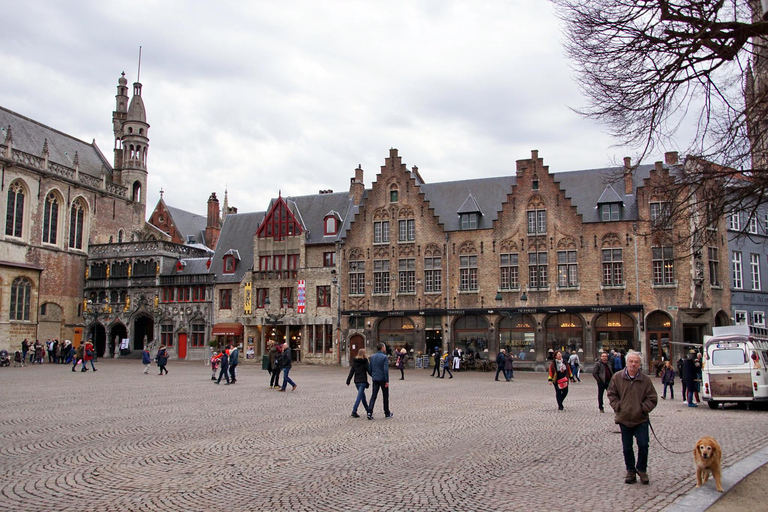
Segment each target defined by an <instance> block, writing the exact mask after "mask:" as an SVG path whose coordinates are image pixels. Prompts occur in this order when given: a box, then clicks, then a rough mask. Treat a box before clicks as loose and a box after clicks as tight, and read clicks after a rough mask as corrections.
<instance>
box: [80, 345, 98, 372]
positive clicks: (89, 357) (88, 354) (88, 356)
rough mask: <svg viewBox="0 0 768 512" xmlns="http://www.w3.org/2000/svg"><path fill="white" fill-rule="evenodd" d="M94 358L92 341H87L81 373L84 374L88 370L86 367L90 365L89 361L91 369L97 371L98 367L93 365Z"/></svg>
mask: <svg viewBox="0 0 768 512" xmlns="http://www.w3.org/2000/svg"><path fill="white" fill-rule="evenodd" d="M93 356H94V352H93V343H91V342H90V341H86V342H85V351H84V352H83V369H82V370H80V371H83V372H84V371H86V370H87V368H86V365H87V364H88V361H90V362H91V368H92V369H93V371H96V367H95V366H94V365H93Z"/></svg>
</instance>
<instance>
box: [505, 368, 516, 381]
mask: <svg viewBox="0 0 768 512" xmlns="http://www.w3.org/2000/svg"><path fill="white" fill-rule="evenodd" d="M504 377H506V379H507V380H509V379H514V378H515V370H513V369H511V368H510V369H509V370H504Z"/></svg>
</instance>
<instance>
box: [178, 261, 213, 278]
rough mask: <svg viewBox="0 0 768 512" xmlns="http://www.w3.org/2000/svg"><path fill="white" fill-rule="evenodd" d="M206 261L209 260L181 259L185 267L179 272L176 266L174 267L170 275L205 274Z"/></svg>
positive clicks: (206, 269) (206, 270)
mask: <svg viewBox="0 0 768 512" xmlns="http://www.w3.org/2000/svg"><path fill="white" fill-rule="evenodd" d="M208 259H209V258H182V259H181V260H180V261H183V262H184V263H186V266H185V267H184V269H183V270H182V271H181V272H179V271H177V270H176V266H175V265H174V267H173V272H172V275H194V274H207V273H208V266H207V263H208Z"/></svg>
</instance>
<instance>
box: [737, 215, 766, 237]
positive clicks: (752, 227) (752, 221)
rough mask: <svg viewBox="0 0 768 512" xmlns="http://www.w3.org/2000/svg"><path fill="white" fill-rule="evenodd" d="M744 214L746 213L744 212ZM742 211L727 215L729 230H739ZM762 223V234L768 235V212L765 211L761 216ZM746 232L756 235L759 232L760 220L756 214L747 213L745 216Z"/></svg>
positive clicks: (740, 228)
mask: <svg viewBox="0 0 768 512" xmlns="http://www.w3.org/2000/svg"><path fill="white" fill-rule="evenodd" d="M744 215H745V216H746V214H744ZM741 220H742V213H741V212H731V213H730V214H729V215H728V229H729V230H731V231H741V230H742V225H741ZM763 220H764V223H763V231H762V234H766V235H768V212H766V213H765V216H764V217H763ZM746 228H747V233H750V234H753V235H757V234H760V222H759V221H758V218H757V216H756V215H749V216H748V217H747V226H746Z"/></svg>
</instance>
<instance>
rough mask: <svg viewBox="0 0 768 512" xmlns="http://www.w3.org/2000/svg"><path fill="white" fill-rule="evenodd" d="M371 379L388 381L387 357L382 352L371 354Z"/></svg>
mask: <svg viewBox="0 0 768 512" xmlns="http://www.w3.org/2000/svg"><path fill="white" fill-rule="evenodd" d="M370 369H371V379H372V380H374V381H377V382H389V358H388V357H387V354H385V353H384V352H376V353H375V354H373V355H372V356H371V365H370Z"/></svg>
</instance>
